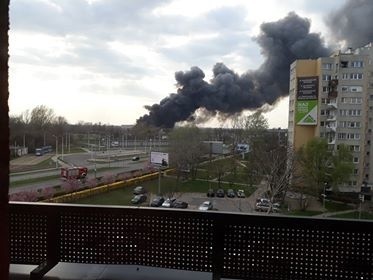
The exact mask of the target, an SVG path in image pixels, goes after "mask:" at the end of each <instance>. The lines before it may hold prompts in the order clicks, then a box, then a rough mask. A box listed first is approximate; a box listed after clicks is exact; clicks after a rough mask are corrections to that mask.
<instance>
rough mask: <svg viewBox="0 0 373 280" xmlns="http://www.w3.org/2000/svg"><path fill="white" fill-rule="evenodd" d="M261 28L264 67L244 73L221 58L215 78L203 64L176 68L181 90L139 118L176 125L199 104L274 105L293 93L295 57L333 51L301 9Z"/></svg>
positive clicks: (220, 108)
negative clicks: (209, 77)
mask: <svg viewBox="0 0 373 280" xmlns="http://www.w3.org/2000/svg"><path fill="white" fill-rule="evenodd" d="M260 29H261V32H260V34H259V36H258V37H257V38H256V41H257V43H258V44H259V45H260V47H261V52H262V55H263V56H264V57H265V61H264V63H263V64H262V65H261V66H260V67H259V69H257V70H255V71H247V72H246V73H244V74H242V75H238V74H237V73H235V72H234V71H233V70H231V69H229V68H228V67H227V66H225V65H224V64H223V63H217V64H216V65H215V66H214V68H213V78H212V80H211V81H210V83H208V82H206V81H205V80H204V78H205V74H204V73H203V71H202V70H201V69H200V68H198V67H192V68H191V69H190V70H189V71H185V72H182V71H180V72H176V73H175V79H176V81H177V86H178V90H177V93H173V94H170V95H169V96H168V97H166V98H164V99H163V100H162V101H161V102H160V103H159V104H154V105H152V106H146V109H147V110H148V111H149V112H148V114H146V115H144V116H142V117H141V118H140V119H138V120H137V121H138V122H145V123H147V124H149V125H153V126H158V127H173V126H174V125H175V123H176V122H178V121H184V120H188V119H189V120H190V119H191V118H193V113H194V112H195V111H196V110H197V109H198V108H203V109H205V110H207V111H209V112H211V113H216V112H219V113H223V114H226V115H232V114H235V113H239V112H241V111H243V110H246V109H248V110H254V109H258V108H260V107H262V106H263V105H265V104H270V105H272V104H274V103H275V102H276V101H277V100H278V99H279V97H281V96H286V95H287V94H288V85H289V67H290V64H291V63H292V62H293V61H294V60H296V59H302V58H304V59H308V58H310V59H312V58H317V57H320V56H327V55H329V54H330V51H329V50H328V49H327V48H326V47H325V46H324V44H323V40H322V39H321V38H320V35H319V34H316V33H310V32H309V31H310V22H309V20H308V19H305V18H301V17H299V16H298V15H296V14H295V13H289V14H288V15H287V16H286V17H285V18H284V19H281V20H279V21H276V22H270V23H263V24H262V25H261V27H260Z"/></svg>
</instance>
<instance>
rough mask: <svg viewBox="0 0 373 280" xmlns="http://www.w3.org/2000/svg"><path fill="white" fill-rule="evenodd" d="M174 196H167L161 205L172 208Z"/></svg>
mask: <svg viewBox="0 0 373 280" xmlns="http://www.w3.org/2000/svg"><path fill="white" fill-rule="evenodd" d="M175 200H176V198H167V199H166V200H165V201H164V202H163V203H162V207H165V208H172V207H173V204H174V202H175Z"/></svg>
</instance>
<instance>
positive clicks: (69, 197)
mask: <svg viewBox="0 0 373 280" xmlns="http://www.w3.org/2000/svg"><path fill="white" fill-rule="evenodd" d="M156 178H158V172H153V173H149V174H145V175H142V176H139V177H135V178H131V179H128V180H124V181H118V182H114V183H111V184H106V185H101V186H98V187H94V188H89V189H84V190H81V191H76V192H72V193H68V194H64V195H61V196H56V197H52V198H49V199H45V200H42V202H51V203H65V202H70V201H74V200H78V199H81V198H86V197H90V196H94V195H97V194H101V193H105V192H109V191H112V190H115V189H119V188H123V187H130V186H134V185H136V184H139V183H141V182H144V181H150V180H154V179H156Z"/></svg>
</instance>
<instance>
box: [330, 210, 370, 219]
mask: <svg viewBox="0 0 373 280" xmlns="http://www.w3.org/2000/svg"><path fill="white" fill-rule="evenodd" d="M330 217H331V218H341V219H355V220H357V219H359V211H355V212H351V213H346V214H339V215H335V216H330ZM361 219H363V220H373V214H371V213H368V212H361Z"/></svg>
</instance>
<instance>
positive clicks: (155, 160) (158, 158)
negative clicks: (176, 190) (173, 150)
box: [150, 152, 168, 167]
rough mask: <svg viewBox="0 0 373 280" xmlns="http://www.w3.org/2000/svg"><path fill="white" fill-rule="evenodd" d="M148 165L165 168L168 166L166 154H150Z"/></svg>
mask: <svg viewBox="0 0 373 280" xmlns="http://www.w3.org/2000/svg"><path fill="white" fill-rule="evenodd" d="M150 163H151V164H156V165H160V166H164V167H167V166H168V153H162V152H151V153H150Z"/></svg>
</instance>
